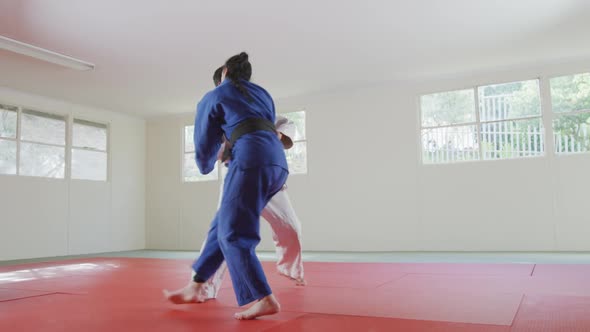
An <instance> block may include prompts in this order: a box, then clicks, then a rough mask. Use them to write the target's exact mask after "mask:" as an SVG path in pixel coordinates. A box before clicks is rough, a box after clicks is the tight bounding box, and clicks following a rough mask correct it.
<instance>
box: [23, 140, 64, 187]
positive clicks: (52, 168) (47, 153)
mask: <svg viewBox="0 0 590 332" xmlns="http://www.w3.org/2000/svg"><path fill="white" fill-rule="evenodd" d="M64 165H65V148H62V147H55V146H47V145H41V144H33V143H22V144H21V152H20V174H21V175H29V176H41V177H48V178H62V179H63V177H64Z"/></svg>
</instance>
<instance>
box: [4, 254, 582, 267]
mask: <svg viewBox="0 0 590 332" xmlns="http://www.w3.org/2000/svg"><path fill="white" fill-rule="evenodd" d="M197 254H198V252H196V251H164V250H136V251H123V252H111V253H101V254H92V255H79V256H63V257H46V258H37V259H26V260H12V261H0V266H3V265H13V264H22V263H35V262H46V261H56V260H65V259H74V258H84V257H139V258H159V259H194V258H195V257H196V256H197ZM258 256H259V257H260V259H261V260H263V261H269V260H270V261H272V260H275V259H276V256H275V253H274V252H259V253H258ZM303 260H304V262H306V261H307V262H381V263H535V264H590V252H362V253H361V252H304V253H303Z"/></svg>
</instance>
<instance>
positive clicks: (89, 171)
mask: <svg viewBox="0 0 590 332" xmlns="http://www.w3.org/2000/svg"><path fill="white" fill-rule="evenodd" d="M107 173H108V153H107V125H105V124H100V123H95V122H90V121H84V120H79V119H74V125H73V128H72V179H79V180H94V181H106V180H107Z"/></svg>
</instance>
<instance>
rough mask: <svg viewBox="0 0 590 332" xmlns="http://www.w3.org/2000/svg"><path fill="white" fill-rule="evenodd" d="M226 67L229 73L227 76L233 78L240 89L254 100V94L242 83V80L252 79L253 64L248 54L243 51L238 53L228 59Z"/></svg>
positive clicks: (232, 81)
mask: <svg viewBox="0 0 590 332" xmlns="http://www.w3.org/2000/svg"><path fill="white" fill-rule="evenodd" d="M225 68H227V73H226V74H225V77H227V78H229V79H230V80H231V83H232V84H233V85H234V86H235V87H236V88H237V89H238V91H240V92H241V93H242V94H243V95H244V96H245V97H246V98H248V100H249V101H252V96H250V94H249V93H248V90H246V88H245V87H244V86H243V85H242V83H241V82H240V80H246V81H250V77H252V65H251V64H250V61H248V54H247V53H246V52H242V53H240V54H238V55H234V56H232V57H231V58H229V59H227V61H226V62H225Z"/></svg>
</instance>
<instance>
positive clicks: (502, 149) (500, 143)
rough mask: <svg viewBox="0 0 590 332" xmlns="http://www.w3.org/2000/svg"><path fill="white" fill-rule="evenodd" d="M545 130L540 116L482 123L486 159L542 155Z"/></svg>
mask: <svg viewBox="0 0 590 332" xmlns="http://www.w3.org/2000/svg"><path fill="white" fill-rule="evenodd" d="M544 137H545V135H544V130H543V123H542V121H541V119H540V118H536V119H530V120H519V121H502V122H493V123H484V124H482V125H481V139H482V141H481V142H482V143H481V146H482V150H483V151H482V153H483V157H484V159H485V160H490V159H508V158H518V157H532V156H540V155H543V153H544V146H545V144H544Z"/></svg>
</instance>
